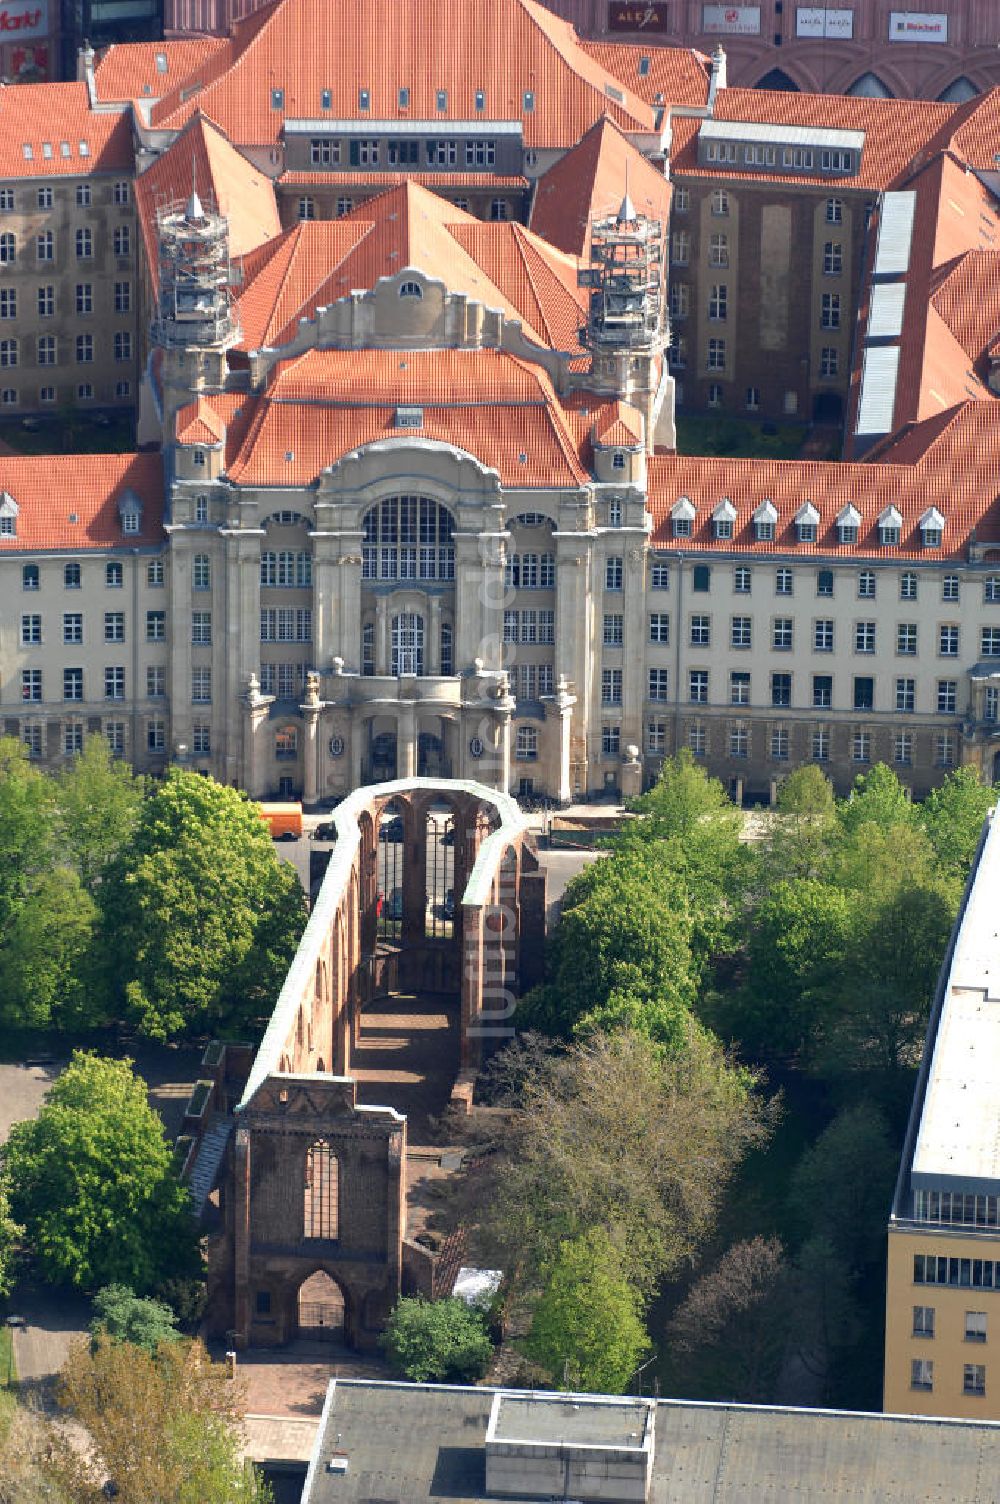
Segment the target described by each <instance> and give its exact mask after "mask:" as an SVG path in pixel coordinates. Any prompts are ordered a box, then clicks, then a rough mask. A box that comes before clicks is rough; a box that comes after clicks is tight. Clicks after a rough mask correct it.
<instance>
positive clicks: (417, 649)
mask: <svg viewBox="0 0 1000 1504" xmlns="http://www.w3.org/2000/svg"><path fill="white" fill-rule="evenodd" d="M423 671H424V619H423V617H422V616H418V615H417V614H416V612H415V611H402V612H400V614H399V615H398V616H394V617H393V618H392V673H394V674H422V673H423Z"/></svg>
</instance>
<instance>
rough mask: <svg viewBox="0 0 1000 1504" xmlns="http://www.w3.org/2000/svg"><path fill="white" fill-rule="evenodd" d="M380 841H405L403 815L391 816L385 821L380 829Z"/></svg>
mask: <svg viewBox="0 0 1000 1504" xmlns="http://www.w3.org/2000/svg"><path fill="white" fill-rule="evenodd" d="M378 838H379V840H380V841H401V840H402V839H403V817H402V815H391V816H390V818H389V819H388V820H383V821H382V824H381V825H380V826H379V828H378Z"/></svg>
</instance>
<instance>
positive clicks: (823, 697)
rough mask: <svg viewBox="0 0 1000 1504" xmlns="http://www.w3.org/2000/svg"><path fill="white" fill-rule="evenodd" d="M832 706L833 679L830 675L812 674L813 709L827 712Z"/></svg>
mask: <svg viewBox="0 0 1000 1504" xmlns="http://www.w3.org/2000/svg"><path fill="white" fill-rule="evenodd" d="M832 705H833V678H832V676H831V675H830V674H813V707H814V708H815V709H817V710H829V709H830V708H831V706H832Z"/></svg>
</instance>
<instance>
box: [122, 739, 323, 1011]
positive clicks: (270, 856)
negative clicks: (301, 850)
mask: <svg viewBox="0 0 1000 1504" xmlns="http://www.w3.org/2000/svg"><path fill="white" fill-rule="evenodd" d="M101 908H102V922H103V939H104V944H105V946H106V957H107V960H106V967H105V973H106V976H107V979H108V991H109V994H110V996H111V997H112V998H115V997H117V999H118V1007H119V1009H121V1008H124V1010H125V1011H126V1012H127V1013H128V1015H129V1016H130V1017H131V1018H132V1019H134V1021H135V1022H136V1024H137V1025H138V1027H139V1029H140V1030H141V1031H142V1032H143V1033H145V1034H148V1035H149V1036H150V1037H152V1038H154V1039H169V1038H172V1037H174V1036H176V1035H178V1034H183V1033H198V1032H203V1031H206V1030H232V1029H238V1028H241V1027H242V1028H246V1027H247V1026H248V1024H249V1023H250V1022H251V1021H253V1020H255V1019H257V1018H259V1017H260V1016H261V1015H262V1014H263V1015H266V1014H267V1013H268V1012H269V1011H270V1009H271V1006H272V1005H273V1002H274V999H275V998H276V997H277V995H278V992H279V990H280V987H281V983H282V981H283V979H284V975H285V972H286V971H287V969H288V966H289V963H290V962H291V959H292V957H293V955H294V953H295V947H296V945H297V943H298V939H299V935H300V934H301V931H302V926H303V922H304V916H305V909H304V901H303V897H302V892H301V889H300V887H299V883H298V879H297V877H296V874H295V872H294V871H293V869H292V868H291V867H289V866H288V865H287V864H286V863H284V862H281V861H280V860H279V859H278V858H277V857H276V856H275V854H274V848H273V845H272V842H271V839H270V836H269V834H268V832H267V829H266V827H265V826H264V824H263V822H262V821H261V820H260V818H259V817H258V814H257V811H256V809H255V808H254V806H253V805H252V804H250V803H249V802H248V801H247V800H246V799H245V798H244V797H243V796H242V795H241V794H239V793H237V791H236V790H235V789H229V788H225V787H224V786H223V785H222V784H218V783H214V782H213V781H212V780H211V779H207V778H200V777H198V775H197V774H194V773H188V772H181V771H179V770H177V769H171V770H170V772H169V773H168V775H167V778H166V779H165V780H164V782H163V783H162V784H161V785H160V786H159V787H158V788H157V790H156V792H155V793H154V794H153V795H152V797H151V798H149V799H147V800H146V801H145V803H144V804H143V806H142V809H141V811H140V813H139V818H138V822H137V825H136V829H135V833H134V836H133V839H132V841H131V843H130V846H129V849H128V852H127V853H126V854H125V855H123V857H122V858H121V859H120V860H119V861H118V862H117V863H116V864H115V865H114V866H113V867H112V868H111V869H110V872H109V875H108V880H107V881H106V883H105V884H104V885H103V887H102V893H101Z"/></svg>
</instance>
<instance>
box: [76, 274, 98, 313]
mask: <svg viewBox="0 0 1000 1504" xmlns="http://www.w3.org/2000/svg"><path fill="white" fill-rule="evenodd" d="M76 311H77V313H93V311H94V287H93V283H91V282H78V283H77V284H76Z"/></svg>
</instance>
